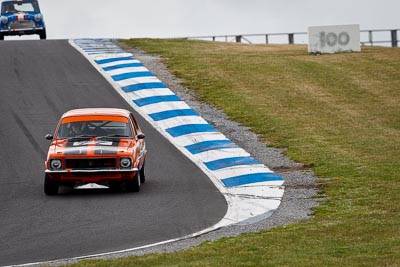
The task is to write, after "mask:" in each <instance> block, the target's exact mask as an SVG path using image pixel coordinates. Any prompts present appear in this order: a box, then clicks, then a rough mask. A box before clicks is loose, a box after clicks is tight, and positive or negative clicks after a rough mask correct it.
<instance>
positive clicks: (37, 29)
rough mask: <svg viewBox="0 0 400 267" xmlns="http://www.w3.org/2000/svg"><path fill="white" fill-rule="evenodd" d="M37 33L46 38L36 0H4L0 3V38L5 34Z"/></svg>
mask: <svg viewBox="0 0 400 267" xmlns="http://www.w3.org/2000/svg"><path fill="white" fill-rule="evenodd" d="M27 34H38V35H39V36H40V39H46V26H45V24H44V20H43V15H42V13H41V12H40V8H39V3H38V1H37V0H5V1H3V2H2V3H1V16H0V40H4V36H7V35H19V36H21V35H27Z"/></svg>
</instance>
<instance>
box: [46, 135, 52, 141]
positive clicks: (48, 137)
mask: <svg viewBox="0 0 400 267" xmlns="http://www.w3.org/2000/svg"><path fill="white" fill-rule="evenodd" d="M45 138H46V139H47V140H53V135H52V134H46V136H45Z"/></svg>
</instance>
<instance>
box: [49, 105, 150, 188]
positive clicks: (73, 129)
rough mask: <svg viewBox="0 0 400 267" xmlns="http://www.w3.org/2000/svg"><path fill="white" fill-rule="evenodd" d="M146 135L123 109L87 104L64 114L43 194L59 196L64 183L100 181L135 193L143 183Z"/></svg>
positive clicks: (54, 138) (53, 139)
mask: <svg viewBox="0 0 400 267" xmlns="http://www.w3.org/2000/svg"><path fill="white" fill-rule="evenodd" d="M144 138H145V135H144V134H143V132H142V130H141V129H140V127H139V125H138V123H137V121H136V119H135V117H134V115H133V114H132V113H131V112H130V111H128V110H125V109H116V108H86V109H74V110H70V111H68V112H66V113H64V114H63V115H62V117H61V119H60V121H59V123H58V125H57V128H56V130H55V133H54V134H53V135H52V134H48V135H46V139H48V140H51V143H50V146H49V151H48V154H47V159H46V162H45V168H46V170H45V179H44V192H45V193H46V194H47V195H55V194H58V190H59V187H60V186H61V185H66V186H72V187H75V186H79V185H84V184H88V183H96V184H100V185H105V186H108V187H109V188H110V189H114V190H117V189H120V188H121V187H120V186H121V185H122V184H123V185H125V188H126V190H127V191H132V192H137V191H139V190H140V186H141V184H142V183H144V182H145V173H144V168H145V160H146V155H147V150H146V145H145V141H144Z"/></svg>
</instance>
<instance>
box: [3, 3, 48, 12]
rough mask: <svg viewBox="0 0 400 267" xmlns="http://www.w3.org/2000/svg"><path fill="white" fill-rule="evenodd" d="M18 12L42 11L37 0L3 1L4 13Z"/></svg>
mask: <svg viewBox="0 0 400 267" xmlns="http://www.w3.org/2000/svg"><path fill="white" fill-rule="evenodd" d="M16 12H40V10H39V5H38V2H37V1H13V2H3V3H2V5H1V13H2V14H10V13H16Z"/></svg>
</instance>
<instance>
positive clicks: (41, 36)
mask: <svg viewBox="0 0 400 267" xmlns="http://www.w3.org/2000/svg"><path fill="white" fill-rule="evenodd" d="M39 37H40V40H46V38H47V34H46V29H44V30H43V31H41V32H40V33H39Z"/></svg>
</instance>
